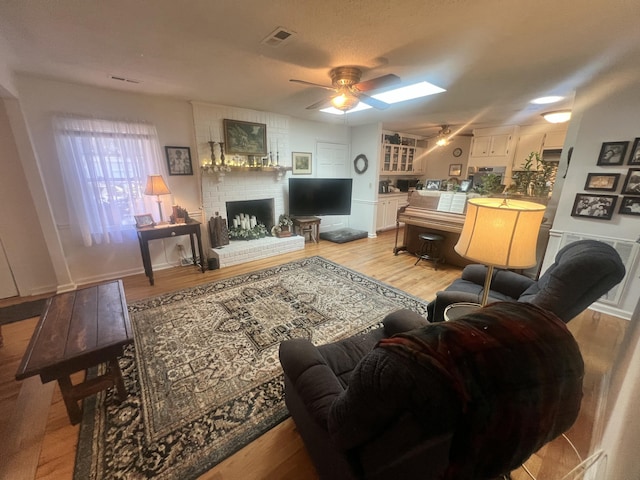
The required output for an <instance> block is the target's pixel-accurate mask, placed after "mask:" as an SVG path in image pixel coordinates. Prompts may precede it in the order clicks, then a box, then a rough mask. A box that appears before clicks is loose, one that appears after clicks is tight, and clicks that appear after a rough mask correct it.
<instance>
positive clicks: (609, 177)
mask: <svg viewBox="0 0 640 480" xmlns="http://www.w3.org/2000/svg"><path fill="white" fill-rule="evenodd" d="M619 180H620V174H619V173H589V174H588V175H587V183H585V185H584V189H585V190H601V191H608V192H614V191H615V190H616V188H618V181H619Z"/></svg>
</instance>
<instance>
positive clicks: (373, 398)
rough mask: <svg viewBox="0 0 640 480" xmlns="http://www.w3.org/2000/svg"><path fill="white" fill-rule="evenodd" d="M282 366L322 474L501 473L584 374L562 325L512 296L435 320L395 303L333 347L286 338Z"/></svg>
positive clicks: (534, 442) (578, 389) (289, 401)
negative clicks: (378, 321)
mask: <svg viewBox="0 0 640 480" xmlns="http://www.w3.org/2000/svg"><path fill="white" fill-rule="evenodd" d="M416 326H419V328H415V327H416ZM393 334H397V335H394V336H392V337H390V336H391V335H393ZM280 362H281V364H282V367H283V369H284V375H285V401H286V405H287V407H288V409H289V412H290V413H291V416H292V417H293V420H294V421H295V423H296V426H297V429H298V431H299V432H300V435H301V436H302V439H303V440H304V443H305V445H306V447H307V450H308V451H309V454H310V456H311V458H312V460H313V462H314V464H315V466H316V469H317V471H318V473H319V475H320V477H321V478H322V479H326V480H341V479H360V478H366V479H378V480H383V479H385V480H386V479H392V478H398V479H400V478H402V479H406V480H411V479H421V480H430V479H433V480H435V479H447V480H462V479H465V480H469V479H489V478H494V477H496V476H498V475H501V474H504V473H507V472H509V471H511V470H512V469H515V468H517V467H518V466H520V465H521V464H522V462H524V461H525V460H526V459H527V458H528V457H529V456H530V455H531V454H532V453H534V452H535V451H537V450H538V449H539V448H540V447H541V446H542V445H544V444H545V443H547V442H548V441H550V440H552V439H553V438H555V437H556V436H558V435H560V434H561V433H562V432H564V431H566V430H567V429H568V428H569V427H570V426H571V425H572V424H573V422H574V421H575V419H576V417H577V414H578V412H579V409H580V402H581V398H582V378H583V375H584V365H583V362H582V357H581V355H580V351H579V349H578V346H577V344H576V342H575V340H574V339H573V336H572V335H571V333H570V332H569V331H568V330H567V328H566V326H565V324H564V323H563V322H562V321H561V320H559V319H558V318H557V317H556V316H555V315H553V314H551V313H549V312H547V311H545V310H542V309H540V308H538V307H535V306H532V305H529V304H526V303H517V302H509V303H506V302H500V303H494V304H492V305H489V306H487V307H485V308H483V309H479V310H477V311H475V312H474V313H472V314H470V315H466V316H464V317H461V318H459V319H457V320H453V321H449V322H441V323H435V324H429V323H428V322H426V321H425V320H424V319H423V318H422V317H420V316H418V315H417V314H415V313H413V312H411V311H408V310H400V311H398V312H394V313H393V314H391V315H389V316H388V317H387V318H386V319H385V320H384V328H380V329H378V330H375V331H372V332H370V333H367V334H364V335H360V336H355V337H351V338H348V339H346V340H343V341H339V342H336V343H333V344H328V345H323V346H320V347H315V346H313V345H312V344H311V343H310V342H309V341H307V340H303V339H294V340H287V341H284V342H282V344H281V345H280Z"/></svg>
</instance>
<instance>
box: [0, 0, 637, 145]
mask: <svg viewBox="0 0 640 480" xmlns="http://www.w3.org/2000/svg"><path fill="white" fill-rule="evenodd" d="M639 20H640V0H607V1H604V0H560V1H558V0H535V1H532V0H483V1H478V0H397V1H395V2H392V1H389V0H323V1H312V0H233V1H232V0H197V1H196V0H189V1H186V0H108V1H107V0H103V1H98V0H57V1H53V0H0V42H2V43H3V44H4V45H5V47H6V48H5V49H6V50H8V51H9V52H10V54H11V56H12V57H13V58H9V59H6V60H5V61H6V62H7V63H8V65H9V66H10V67H11V68H12V69H13V70H15V71H16V72H27V73H30V74H35V75H41V76H46V77H51V78H57V79H61V80H66V81H71V82H78V83H86V84H91V85H98V86H102V87H107V88H113V89H121V90H127V91H133V92H140V93H148V94H160V95H167V96H171V97H173V98H180V99H185V100H195V101H204V102H210V103H215V104H221V105H231V106H236V107H242V108H249V109H255V110H264V111H270V112H276V113H280V114H285V115H291V116H294V117H299V118H306V119H310V120H317V121H328V122H344V121H346V122H348V124H350V125H361V124H368V123H372V122H376V121H381V122H383V124H384V126H385V128H388V129H389V130H395V131H401V132H406V133H416V134H422V135H432V134H434V133H436V132H437V131H438V130H439V125H442V124H450V125H455V126H460V127H462V126H465V127H464V128H465V130H466V131H468V130H469V128H470V126H474V127H478V126H493V125H501V124H519V125H527V124H533V123H538V122H540V121H541V120H540V115H539V114H540V113H541V112H542V111H545V110H550V109H556V108H558V107H559V106H558V105H556V106H553V107H549V106H547V107H540V106H533V105H531V104H529V103H528V102H529V100H531V99H532V98H534V97H538V96H541V95H549V94H560V95H565V96H567V97H568V98H569V100H568V105H570V104H571V101H572V97H573V94H574V92H575V91H576V89H578V88H580V86H582V85H584V84H585V82H587V81H589V79H591V78H592V77H593V76H595V75H598V74H600V73H603V72H607V73H616V72H623V71H625V70H629V69H631V70H632V71H634V72H637V71H638V66H639V65H640V27H639V26H638V25H639V24H640V22H639ZM277 27H284V28H286V29H289V30H292V31H294V32H296V35H295V37H293V38H292V39H291V40H290V41H289V42H288V43H286V44H283V45H281V46H279V47H275V48H274V47H269V46H266V45H264V44H262V43H261V41H262V40H263V39H264V38H265V37H266V36H267V35H268V34H269V33H271V32H272V31H273V30H275V29H276V28H277ZM339 65H357V66H361V67H362V68H363V69H364V74H363V79H364V80H367V79H370V78H374V77H378V76H380V75H384V74H387V73H394V74H396V75H398V76H400V78H401V79H402V81H403V82H405V83H411V82H415V81H419V80H427V81H429V82H431V83H434V84H436V85H438V86H441V87H443V88H445V89H446V90H447V92H445V93H441V94H438V95H436V96H433V97H428V98H426V99H422V100H415V101H411V102H407V103H406V104H396V105H394V106H392V107H391V108H389V109H388V110H386V111H382V112H381V111H375V110H373V109H372V110H367V111H363V112H357V113H353V114H350V115H347V117H346V119H345V118H342V117H338V118H337V117H334V116H330V115H327V114H324V113H321V112H318V111H309V110H306V109H305V107H306V106H307V105H310V104H312V103H314V102H316V101H318V100H320V99H322V98H323V97H324V96H326V95H327V93H330V92H327V91H326V90H323V89H321V88H316V87H307V86H303V85H299V84H295V83H291V82H289V79H290V78H297V79H302V80H307V81H311V82H315V83H320V84H330V79H329V70H330V69H331V68H332V67H335V66H339ZM626 73H628V72H626ZM634 74H635V73H634ZM109 75H115V76H120V77H124V78H128V79H133V80H137V81H139V82H141V83H139V84H133V83H127V82H120V81H116V80H112V79H110V78H109ZM627 78H628V75H627ZM637 78H638V77H635V79H636V80H635V81H637ZM560 106H565V105H560Z"/></svg>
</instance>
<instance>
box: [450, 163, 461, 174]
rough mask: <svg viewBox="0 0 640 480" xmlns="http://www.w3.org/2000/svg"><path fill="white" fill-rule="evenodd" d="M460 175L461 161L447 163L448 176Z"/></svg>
mask: <svg viewBox="0 0 640 480" xmlns="http://www.w3.org/2000/svg"><path fill="white" fill-rule="evenodd" d="M460 175H462V164H461V163H452V164H451V165H449V176H450V177H459V176H460Z"/></svg>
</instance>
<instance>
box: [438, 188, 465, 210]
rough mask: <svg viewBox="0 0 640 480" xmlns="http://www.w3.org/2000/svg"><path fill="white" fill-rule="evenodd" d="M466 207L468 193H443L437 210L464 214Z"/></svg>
mask: <svg viewBox="0 0 640 480" xmlns="http://www.w3.org/2000/svg"><path fill="white" fill-rule="evenodd" d="M466 205H467V194H466V193H442V194H441V195H440V200H439V201H438V207H437V208H436V210H438V211H440V212H452V213H464V210H465V207H466Z"/></svg>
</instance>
